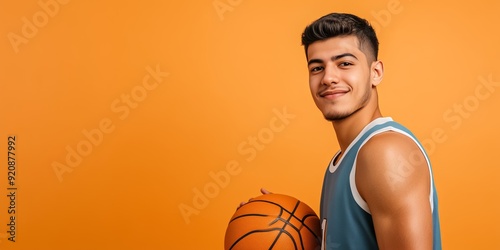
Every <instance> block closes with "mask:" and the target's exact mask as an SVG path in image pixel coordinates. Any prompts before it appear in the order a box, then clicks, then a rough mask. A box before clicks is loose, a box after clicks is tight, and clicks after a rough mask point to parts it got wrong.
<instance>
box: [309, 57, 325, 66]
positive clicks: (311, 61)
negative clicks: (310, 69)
mask: <svg viewBox="0 0 500 250" xmlns="http://www.w3.org/2000/svg"><path fill="white" fill-rule="evenodd" d="M313 63H323V60H321V59H311V60H309V62H307V66H309V65H311V64H313Z"/></svg>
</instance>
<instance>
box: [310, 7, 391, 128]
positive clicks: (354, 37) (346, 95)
mask: <svg viewBox="0 0 500 250" xmlns="http://www.w3.org/2000/svg"><path fill="white" fill-rule="evenodd" d="M302 43H303V45H304V47H305V51H306V57H307V66H308V70H309V87H310V89H311V94H312V96H313V99H314V102H315V103H316V106H317V107H318V108H319V110H320V111H321V112H322V113H323V115H324V117H325V118H326V119H327V120H329V121H340V120H344V119H346V118H348V117H351V116H352V115H354V114H360V115H361V116H362V117H364V116H374V115H377V114H378V113H379V110H378V98H377V90H376V86H377V85H378V84H379V83H380V82H381V80H382V77H383V73H384V68H383V64H382V62H381V61H379V60H378V59H377V53H378V41H377V37H376V35H375V32H374V30H373V29H372V27H371V26H370V25H369V24H368V22H367V21H366V20H364V19H361V18H359V17H356V16H354V15H351V14H329V15H326V16H324V17H322V18H320V19H318V20H317V21H315V22H313V23H312V24H311V25H309V26H307V27H306V29H305V31H304V33H303V35H302Z"/></svg>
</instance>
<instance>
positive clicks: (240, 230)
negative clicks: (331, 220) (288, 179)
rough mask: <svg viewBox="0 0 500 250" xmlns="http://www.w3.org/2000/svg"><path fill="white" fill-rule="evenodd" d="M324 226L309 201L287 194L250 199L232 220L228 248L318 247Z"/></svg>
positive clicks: (296, 249) (304, 249)
mask: <svg viewBox="0 0 500 250" xmlns="http://www.w3.org/2000/svg"><path fill="white" fill-rule="evenodd" d="M320 235H321V226H320V222H319V218H318V216H317V215H316V213H315V212H314V211H313V210H312V209H311V208H310V207H309V206H308V205H307V204H305V203H303V202H301V201H299V200H297V199H295V198H293V197H291V196H288V195H283V194H265V195H261V196H259V197H256V198H253V199H250V201H248V203H246V204H245V205H243V206H241V207H240V208H238V209H237V210H236V213H234V215H233V217H232V218H231V220H230V221H229V225H228V227H227V230H226V237H225V240H224V248H225V249H226V250H246V249H251V250H260V249H266V250H267V249H274V250H281V249H285V250H289V249H290V250H317V249H320V246H321V238H320Z"/></svg>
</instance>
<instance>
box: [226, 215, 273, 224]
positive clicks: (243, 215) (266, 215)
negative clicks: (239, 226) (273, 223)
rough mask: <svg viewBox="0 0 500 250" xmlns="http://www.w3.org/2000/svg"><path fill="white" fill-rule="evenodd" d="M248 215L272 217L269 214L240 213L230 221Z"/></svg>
mask: <svg viewBox="0 0 500 250" xmlns="http://www.w3.org/2000/svg"><path fill="white" fill-rule="evenodd" d="M247 216H259V217H270V216H269V215H267V214H242V215H239V216H237V217H234V218H233V219H231V220H230V221H229V223H231V222H233V221H235V220H236V219H240V218H242V217H247Z"/></svg>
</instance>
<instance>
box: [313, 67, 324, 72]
mask: <svg viewBox="0 0 500 250" xmlns="http://www.w3.org/2000/svg"><path fill="white" fill-rule="evenodd" d="M322 69H323V67H314V68H312V69H311V72H318V71H320V70H322Z"/></svg>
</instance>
